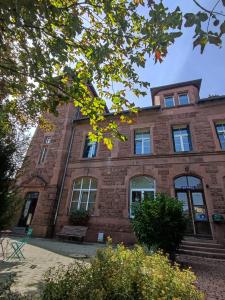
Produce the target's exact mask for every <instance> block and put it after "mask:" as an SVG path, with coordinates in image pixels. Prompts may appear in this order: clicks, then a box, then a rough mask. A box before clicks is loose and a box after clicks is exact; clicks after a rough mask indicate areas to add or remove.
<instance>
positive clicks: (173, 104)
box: [164, 96, 175, 108]
mask: <svg viewBox="0 0 225 300" xmlns="http://www.w3.org/2000/svg"><path fill="white" fill-rule="evenodd" d="M167 98H172V99H173V106H166V99H167ZM164 106H165V107H166V108H171V107H174V106H175V99H174V96H165V97H164Z"/></svg>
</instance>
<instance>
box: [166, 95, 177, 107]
mask: <svg viewBox="0 0 225 300" xmlns="http://www.w3.org/2000/svg"><path fill="white" fill-rule="evenodd" d="M164 105H165V107H174V106H175V103H174V98H173V96H167V97H165V98H164Z"/></svg>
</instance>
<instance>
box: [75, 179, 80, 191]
mask: <svg viewBox="0 0 225 300" xmlns="http://www.w3.org/2000/svg"><path fill="white" fill-rule="evenodd" d="M81 180H82V178H78V179H76V180H75V182H74V189H80V187H81Z"/></svg>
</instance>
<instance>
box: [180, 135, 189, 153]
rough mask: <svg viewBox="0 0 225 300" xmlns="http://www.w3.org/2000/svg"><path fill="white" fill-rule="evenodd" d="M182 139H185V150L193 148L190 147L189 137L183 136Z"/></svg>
mask: <svg viewBox="0 0 225 300" xmlns="http://www.w3.org/2000/svg"><path fill="white" fill-rule="evenodd" d="M182 141H183V151H190V150H191V149H190V142H189V137H188V136H183V137H182Z"/></svg>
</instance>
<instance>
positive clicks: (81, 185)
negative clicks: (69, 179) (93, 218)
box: [69, 177, 97, 212]
mask: <svg viewBox="0 0 225 300" xmlns="http://www.w3.org/2000/svg"><path fill="white" fill-rule="evenodd" d="M84 178H89V180H90V181H89V186H88V189H83V181H84ZM92 179H93V178H92V177H82V178H81V184H80V188H75V182H76V180H79V178H77V179H75V180H74V183H73V189H72V195H71V201H70V209H69V211H70V212H71V207H72V203H73V202H77V201H73V194H74V192H79V199H78V204H77V207H76V210H80V205H81V200H82V194H83V192H88V197H87V204H86V207H85V210H86V211H88V204H89V202H90V201H89V199H90V192H96V194H97V188H96V189H93V188H92V189H91V184H92ZM95 180H96V179H95Z"/></svg>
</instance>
